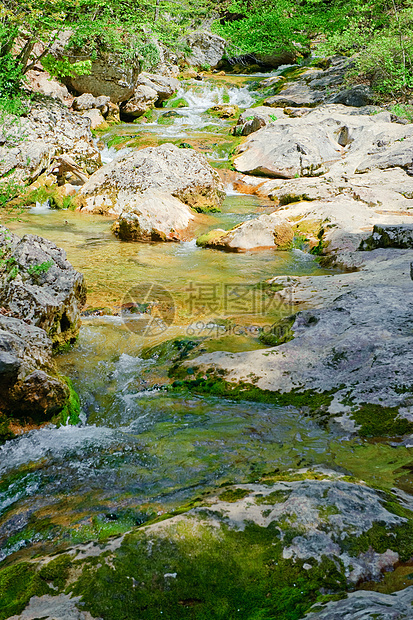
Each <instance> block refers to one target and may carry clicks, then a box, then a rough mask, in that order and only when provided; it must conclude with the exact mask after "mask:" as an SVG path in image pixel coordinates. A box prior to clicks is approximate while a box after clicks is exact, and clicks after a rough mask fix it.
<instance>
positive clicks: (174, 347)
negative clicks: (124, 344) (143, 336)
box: [140, 338, 202, 363]
mask: <svg viewBox="0 0 413 620" xmlns="http://www.w3.org/2000/svg"><path fill="white" fill-rule="evenodd" d="M201 342H202V339H201V338H175V339H174V340H166V341H165V342H162V343H161V344H158V345H155V346H153V347H148V348H146V349H143V351H142V353H141V355H140V357H142V359H144V360H146V359H156V360H157V361H158V363H163V362H171V363H173V362H178V361H180V360H183V359H185V358H187V357H188V355H189V354H190V352H191V351H193V349H195V348H196V347H198V346H199V344H200V343H201Z"/></svg>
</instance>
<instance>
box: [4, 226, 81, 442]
mask: <svg viewBox="0 0 413 620" xmlns="http://www.w3.org/2000/svg"><path fill="white" fill-rule="evenodd" d="M0 249H1V255H2V259H1V263H0V307H1V312H0V427H1V428H2V430H1V432H0V439H4V438H7V436H8V435H7V432H6V433H4V432H3V431H4V428H3V422H4V418H6V428H7V423H8V419H9V418H13V419H16V420H18V421H19V422H20V423H21V422H25V421H29V422H34V423H36V424H38V423H41V422H45V421H47V420H50V418H51V417H53V416H54V415H56V414H58V413H59V412H62V411H63V410H66V414H67V415H69V413H70V408H71V407H72V406H73V395H72V393H71V390H70V389H69V387H68V385H67V383H66V382H65V381H64V380H62V378H61V377H59V375H58V373H57V371H56V368H55V366H54V363H53V361H52V351H53V349H56V348H58V347H61V346H64V345H67V344H69V343H71V342H74V340H75V339H76V337H77V335H78V332H79V325H80V310H81V309H82V307H83V305H84V303H85V301H86V287H85V284H84V280H83V276H82V275H81V274H80V273H78V272H77V271H75V270H74V269H73V267H72V266H71V264H70V263H69V262H68V261H67V260H66V254H65V252H64V251H63V250H61V249H59V248H57V247H56V246H55V245H54V243H51V242H50V241H47V240H46V239H43V238H42V237H37V236H35V235H26V236H25V237H23V238H22V239H20V238H19V237H17V235H14V234H13V233H11V232H10V231H8V230H7V229H6V228H4V227H0Z"/></svg>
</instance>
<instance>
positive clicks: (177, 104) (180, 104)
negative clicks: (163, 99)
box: [168, 97, 188, 109]
mask: <svg viewBox="0 0 413 620" xmlns="http://www.w3.org/2000/svg"><path fill="white" fill-rule="evenodd" d="M187 107H188V104H187V102H186V100H185V99H184V98H183V97H177V98H176V99H170V100H169V101H168V108H172V109H175V108H187Z"/></svg>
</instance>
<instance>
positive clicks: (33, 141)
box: [0, 100, 100, 184]
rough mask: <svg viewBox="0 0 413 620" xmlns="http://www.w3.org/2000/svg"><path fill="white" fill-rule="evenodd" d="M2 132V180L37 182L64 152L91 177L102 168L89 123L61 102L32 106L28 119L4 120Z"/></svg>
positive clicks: (0, 149)
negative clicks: (7, 178) (5, 176)
mask: <svg viewBox="0 0 413 620" xmlns="http://www.w3.org/2000/svg"><path fill="white" fill-rule="evenodd" d="M2 131H3V134H4V141H3V145H2V146H0V177H1V176H4V175H6V174H9V175H11V176H12V177H13V179H14V180H15V181H16V183H20V184H22V183H26V182H28V181H30V182H33V181H35V180H36V179H37V178H38V177H39V176H40V175H41V174H42V173H43V172H44V171H45V170H46V169H47V168H48V167H49V165H50V163H51V161H52V159H53V157H54V156H55V155H60V154H61V153H67V154H69V155H70V157H71V158H72V159H73V160H74V161H75V162H76V164H77V165H79V166H80V167H81V168H82V170H83V171H85V172H87V173H88V174H91V173H92V172H94V171H95V170H96V169H97V168H98V167H99V166H100V155H99V151H98V150H97V149H96V147H95V146H94V144H93V137H92V133H91V131H90V120H89V119H86V118H82V117H81V116H80V115H78V114H74V113H72V112H70V111H69V110H68V109H67V108H66V106H64V105H63V104H61V103H60V102H59V101H56V100H55V101H53V100H50V101H49V102H48V103H47V104H45V103H35V104H32V105H31V108H30V111H29V113H28V115H27V117H21V118H16V117H8V118H7V119H5V123H4V126H3V127H2Z"/></svg>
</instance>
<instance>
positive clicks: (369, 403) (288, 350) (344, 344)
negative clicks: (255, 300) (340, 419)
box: [182, 259, 413, 436]
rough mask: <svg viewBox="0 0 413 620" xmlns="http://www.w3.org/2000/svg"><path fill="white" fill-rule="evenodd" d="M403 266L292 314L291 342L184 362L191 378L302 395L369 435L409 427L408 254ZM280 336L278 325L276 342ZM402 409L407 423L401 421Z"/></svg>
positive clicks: (412, 358) (412, 366) (411, 299)
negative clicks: (395, 278)
mask: <svg viewBox="0 0 413 620" xmlns="http://www.w3.org/2000/svg"><path fill="white" fill-rule="evenodd" d="M405 267H406V268H405V270H404V273H401V275H400V283H397V284H395V285H393V286H392V285H391V284H390V285H389V286H386V285H381V286H380V285H378V284H377V283H376V284H375V285H372V286H370V287H369V286H368V283H366V285H365V286H364V287H361V286H360V288H358V289H357V290H356V291H355V292H352V291H350V292H348V293H344V294H342V295H340V296H339V297H337V298H336V299H335V300H334V301H333V302H332V303H330V304H329V305H327V306H325V307H323V308H321V309H317V310H306V311H302V312H299V313H298V314H297V315H296V316H294V317H292V319H291V323H290V330H291V331H290V337H293V339H292V340H290V341H289V342H285V340H282V342H284V344H280V345H279V346H274V347H273V348H270V349H264V350H261V351H249V352H244V353H228V352H222V351H220V352H215V353H208V354H204V355H201V356H200V357H198V358H196V359H194V360H192V361H190V362H185V363H184V364H183V365H184V367H185V368H186V369H187V370H188V371H189V374H188V377H193V376H194V375H195V376H197V373H198V377H200V376H203V377H205V378H206V379H207V381H208V378H211V383H212V377H214V376H215V377H216V379H218V380H222V379H224V380H225V381H226V382H227V385H229V386H231V387H233V386H234V385H237V384H238V385H239V386H240V388H241V389H245V394H248V390H247V385H248V384H250V385H252V386H254V388H253V389H254V390H257V389H261V390H265V391H266V394H267V397H268V399H270V398H271V396H270V394H271V393H272V394H273V400H274V402H277V398H280V399H281V402H283V403H284V404H285V403H288V402H290V403H291V404H292V403H294V402H298V401H297V399H300V397H301V399H303V400H302V401H301V402H303V404H305V405H307V406H310V407H311V406H312V405H311V403H313V406H315V407H319V408H321V409H323V407H325V408H326V409H327V410H329V411H330V413H331V414H332V415H334V414H337V412H340V413H341V414H342V413H344V412H348V414H349V415H350V416H354V419H355V420H356V421H357V422H358V423H359V424H360V425H361V428H362V432H363V433H364V434H367V435H368V434H372V433H373V434H374V433H376V434H377V435H381V436H385V435H386V434H387V436H392V435H397V434H403V433H406V432H411V430H410V429H411V426H410V423H409V422H408V420H410V419H411V411H412V405H413V393H412V387H411V386H413V346H412V345H413V336H412V331H411V316H412V312H413V290H412V286H411V280H410V272H409V269H408V267H409V264H408V262H407V261H406V259H405ZM318 277H320V276H318ZM330 278H331V276H330ZM327 285H328V283H327ZM324 286H326V284H324ZM276 334H277V328H276V327H275V326H274V341H275V336H276ZM274 344H275V342H274ZM182 376H183V375H182ZM401 386H403V388H401ZM231 387H230V388H229V389H228V394H230V393H231ZM398 413H399V416H400V418H402V417H403V416H406V417H407V420H402V419H400V418H396V416H397V414H398Z"/></svg>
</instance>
